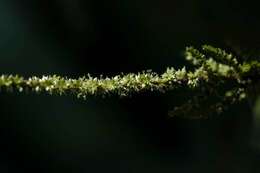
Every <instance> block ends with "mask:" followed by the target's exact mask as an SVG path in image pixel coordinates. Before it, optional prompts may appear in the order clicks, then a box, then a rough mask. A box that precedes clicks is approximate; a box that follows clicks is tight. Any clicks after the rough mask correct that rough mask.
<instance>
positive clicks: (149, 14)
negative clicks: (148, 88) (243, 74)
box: [0, 0, 260, 173]
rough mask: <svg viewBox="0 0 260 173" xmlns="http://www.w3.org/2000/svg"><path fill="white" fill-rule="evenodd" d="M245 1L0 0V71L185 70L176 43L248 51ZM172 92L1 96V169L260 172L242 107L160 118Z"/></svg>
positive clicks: (253, 27) (250, 25)
mask: <svg viewBox="0 0 260 173" xmlns="http://www.w3.org/2000/svg"><path fill="white" fill-rule="evenodd" d="M256 2H257V1H250V2H249V1H235V0H219V1H206V0H189V1H184V0H165V1H160V0H110V1H108V0H99V1H97V0H26V1H19V0H1V1H0V73H1V74H20V75H23V76H26V77H29V76H32V75H36V76H41V75H51V74H58V75H64V76H68V77H72V78H77V77H80V76H83V75H86V74H87V73H91V74H93V75H94V76H99V75H100V74H105V75H107V76H113V75H115V74H119V73H121V72H124V73H127V72H138V71H142V70H147V69H153V70H154V71H156V72H158V73H161V72H163V71H164V70H165V69H166V68H167V67H168V66H173V67H181V66H183V65H185V61H184V58H183V50H185V46H190V45H194V46H200V45H201V44H211V45H214V46H218V47H222V48H226V49H228V50H232V47H230V43H232V45H235V47H236V46H242V47H258V46H259V32H258V31H259V29H260V23H259V19H260V14H259V11H258V10H259V9H258V8H259V6H258V4H257V3H256ZM180 99H181V95H176V94H174V93H172V94H169V95H167V94H163V95H159V94H158V93H144V94H142V95H135V96H133V97H132V98H124V99H118V98H117V97H110V98H106V99H101V98H90V99H88V100H86V101H84V100H79V99H76V98H74V97H70V96H67V97H65V96H62V97H58V96H48V95H44V94H40V95H35V94H30V93H28V94H17V93H4V92H3V93H1V95H0V104H1V106H0V115H1V116H0V172H1V173H2V172H3V173H13V172H14V173H16V172H19V173H22V172H37V173H52V172H53V173H57V172H71V173H77V172H79V173H85V172H115V173H117V172H123V173H125V172H126V173H127V172H131V173H132V172H133V173H139V172H140V173H144V172H151V173H157V172H163V173H166V172H200V173H201V172H243V173H244V172H245V173H247V172H259V171H260V170H259V169H260V167H259V161H260V155H259V152H258V147H259V144H258V143H257V141H258V140H257V138H256V137H255V136H257V135H258V133H257V132H258V131H256V129H257V128H255V127H256V124H257V122H258V121H256V120H255V119H254V117H253V115H252V112H251V110H252V109H251V107H249V106H248V104H246V103H242V104H241V105H238V106H236V107H232V108H231V109H230V111H228V112H226V113H225V114H224V115H222V116H221V117H218V118H213V119H209V120H187V119H178V118H174V119H169V118H168V116H167V111H168V110H169V109H171V108H172V107H173V106H174V105H175V103H176V102H178V100H180ZM253 125H254V126H253ZM253 134H254V136H253Z"/></svg>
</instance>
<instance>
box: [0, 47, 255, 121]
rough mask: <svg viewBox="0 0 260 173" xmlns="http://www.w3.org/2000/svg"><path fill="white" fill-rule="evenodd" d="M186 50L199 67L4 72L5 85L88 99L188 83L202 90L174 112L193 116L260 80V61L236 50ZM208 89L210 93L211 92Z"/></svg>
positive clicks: (0, 82) (218, 108)
mask: <svg viewBox="0 0 260 173" xmlns="http://www.w3.org/2000/svg"><path fill="white" fill-rule="evenodd" d="M185 54H186V59H187V60H188V61H189V62H191V63H192V64H193V65H194V68H193V69H189V70H186V68H185V67H183V68H181V69H177V70H176V69H174V68H167V70H166V71H165V72H164V73H163V74H161V75H160V74H157V73H155V72H152V71H143V72H141V73H138V74H133V73H130V74H125V75H124V74H121V75H117V76H114V77H111V78H108V77H106V78H104V77H102V76H101V77H98V78H97V77H92V76H91V75H87V76H84V77H81V78H79V79H69V78H66V77H61V76H57V75H53V76H43V77H41V78H39V77H31V78H28V79H25V78H23V77H21V76H18V75H15V76H13V75H2V76H0V89H1V90H7V91H14V90H17V91H19V92H23V91H25V90H27V91H34V92H37V93H38V92H46V93H49V94H58V95H63V94H73V95H76V96H77V97H78V98H83V99H86V98H87V97H88V96H102V97H104V96H108V95H118V96H120V97H124V96H130V95H131V94H132V93H139V92H143V91H151V92H152V91H159V92H166V91H172V90H174V89H177V88H184V87H185V88H188V89H189V90H190V91H192V92H193V91H194V93H197V94H194V96H193V97H192V99H189V100H188V101H187V103H184V104H183V105H181V106H179V107H176V108H175V109H174V110H173V111H170V115H187V114H188V112H189V111H190V112H191V111H192V110H193V111H194V110H199V108H201V102H202V101H203V100H207V99H208V97H213V96H216V97H218V98H219V100H218V101H216V102H214V103H212V105H210V106H209V107H208V108H210V109H209V112H213V110H214V112H222V111H223V109H224V108H225V106H226V103H232V104H233V103H236V102H238V101H240V100H242V99H244V98H246V97H247V96H248V92H249V91H248V90H249V88H250V87H252V86H258V84H259V79H260V62H259V61H244V62H238V59H237V58H236V57H234V56H233V55H232V54H229V53H226V52H225V51H224V50H222V49H219V48H214V47H212V46H208V45H204V46H203V47H202V50H201V51H200V50H197V49H195V48H193V47H188V48H187V49H186V53H185ZM224 86H231V87H229V88H227V89H226V90H224V92H222V93H220V92H219V91H220V90H221V89H219V88H223V87H224ZM206 92H207V93H208V94H206V95H205V93H206ZM198 93H199V94H198ZM201 94H203V95H204V97H203V98H201V97H198V95H201ZM230 100H231V101H230ZM202 112H203V111H202ZM204 112H205V111H204ZM207 114H208V112H207ZM195 117H207V115H204V114H201V113H199V116H195Z"/></svg>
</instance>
